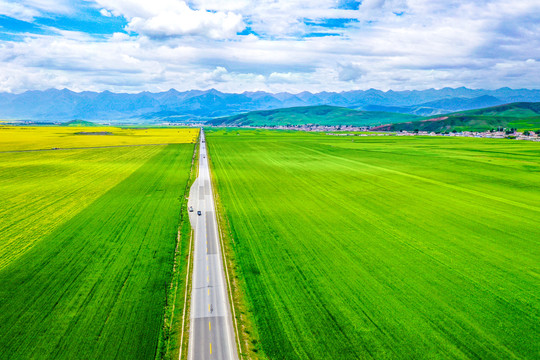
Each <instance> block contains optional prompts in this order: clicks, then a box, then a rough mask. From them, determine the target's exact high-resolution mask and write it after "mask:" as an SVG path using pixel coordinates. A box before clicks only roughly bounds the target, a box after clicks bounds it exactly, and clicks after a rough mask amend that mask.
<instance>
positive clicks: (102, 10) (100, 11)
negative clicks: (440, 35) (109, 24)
mask: <svg viewBox="0 0 540 360" xmlns="http://www.w3.org/2000/svg"><path fill="white" fill-rule="evenodd" d="M99 13H100V14H101V15H103V16H105V17H111V16H112V13H111V12H110V11H108V10H107V9H101V10H99Z"/></svg>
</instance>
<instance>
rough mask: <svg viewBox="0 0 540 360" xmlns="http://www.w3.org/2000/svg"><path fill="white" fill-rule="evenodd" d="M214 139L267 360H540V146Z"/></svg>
mask: <svg viewBox="0 0 540 360" xmlns="http://www.w3.org/2000/svg"><path fill="white" fill-rule="evenodd" d="M207 139H208V146H209V150H210V155H211V161H212V166H213V171H214V175H215V178H216V183H217V190H218V192H219V196H220V201H221V203H222V204H223V208H224V211H225V215H226V216H227V218H228V219H229V222H230V228H231V233H232V238H231V239H230V244H231V246H232V249H233V252H234V257H235V258H236V259H237V264H236V265H237V271H238V274H239V276H240V277H241V278H242V280H243V281H245V283H246V294H247V295H246V301H247V303H248V304H249V307H250V311H251V312H252V313H253V316H254V319H255V323H256V326H257V328H258V333H259V336H260V338H259V341H260V347H261V348H262V350H263V352H264V353H265V354H266V356H267V357H268V358H271V359H355V358H359V359H365V358H377V359H381V358H401V359H426V358H430V359H441V358H444V359H459V358H464V359H465V358H469V359H470V358H480V359H537V358H538V356H539V351H540V347H539V342H538V338H539V335H540V331H539V328H538V324H539V323H540V301H539V295H540V285H539V273H540V269H539V264H540V246H539V243H538V242H539V239H540V225H539V223H540V144H537V143H530V142H516V141H512V142H510V141H507V140H495V139H469V138H432V137H429V138H428V137H411V138H398V137H384V138H380V137H373V138H370V137H366V138H360V139H358V138H355V139H354V140H351V139H350V138H338V137H332V136H325V135H317V134H302V133H292V132H277V131H273V132H272V131H262V130H260V131H234V132H227V131H222V130H208V132H207ZM259 353H260V352H259ZM261 357H264V356H263V355H261Z"/></svg>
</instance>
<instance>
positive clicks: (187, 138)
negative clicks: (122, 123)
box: [0, 126, 199, 151]
mask: <svg viewBox="0 0 540 360" xmlns="http://www.w3.org/2000/svg"><path fill="white" fill-rule="evenodd" d="M198 135H199V130H198V129H196V128H189V129H188V128H147V129H146V128H117V127H103V126H96V127H94V126H93V127H88V126H81V127H77V126H41V127H38V126H33V127H31V126H28V127H27V126H0V151H14V150H39V149H52V148H76V147H100V146H101V147H102V146H126V145H145V144H182V143H191V142H195V141H196V140H197V136H198Z"/></svg>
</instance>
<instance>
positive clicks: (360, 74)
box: [0, 0, 540, 93]
mask: <svg viewBox="0 0 540 360" xmlns="http://www.w3.org/2000/svg"><path fill="white" fill-rule="evenodd" d="M460 86H466V87H469V88H484V89H496V88H500V87H511V88H534V89H538V88H540V0H517V1H507V0H504V1H503V0H476V1H473V0H470V1H464V0H364V1H354V0H192V1H179V0H71V1H69V0H19V1H12V0H0V92H13V93H20V92H24V91H27V90H44V89H48V88H58V89H63V88H68V89H71V90H73V91H86V90H88V91H104V90H109V91H114V92H130V93H133V92H140V91H152V92H159V91H166V90H168V89H171V88H175V89H177V90H179V91H185V90H190V89H202V90H205V89H210V88H215V89H217V90H220V91H224V92H243V91H258V90H263V91H270V92H281V91H287V92H301V91H311V92H320V91H348V90H357V89H369V88H375V89H381V90H385V91H386V90H390V89H392V90H408V89H411V90H412V89H418V90H421V89H427V88H443V87H460Z"/></svg>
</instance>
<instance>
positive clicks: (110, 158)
mask: <svg viewBox="0 0 540 360" xmlns="http://www.w3.org/2000/svg"><path fill="white" fill-rule="evenodd" d="M193 146H194V145H193V144H178V145H168V146H144V147H137V146H135V147H126V148H107V149H88V150H57V151H42V152H21V153H2V154H0V201H1V202H0V220H1V222H0V358H2V359H27V358H35V359H111V358H124V359H150V358H153V357H154V356H155V354H156V350H157V343H158V339H159V336H160V331H161V329H162V327H163V313H164V307H165V301H166V298H167V296H166V295H167V294H166V293H167V288H168V285H169V283H170V279H171V273H172V266H173V257H174V252H175V247H176V237H177V231H178V225H179V215H180V209H181V206H182V203H183V202H184V191H185V188H186V182H187V180H188V176H189V169H190V164H191V157H192V154H193ZM179 271H183V270H182V269H180V270H179Z"/></svg>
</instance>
